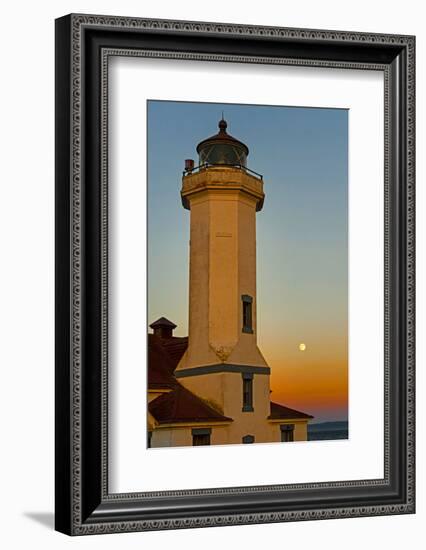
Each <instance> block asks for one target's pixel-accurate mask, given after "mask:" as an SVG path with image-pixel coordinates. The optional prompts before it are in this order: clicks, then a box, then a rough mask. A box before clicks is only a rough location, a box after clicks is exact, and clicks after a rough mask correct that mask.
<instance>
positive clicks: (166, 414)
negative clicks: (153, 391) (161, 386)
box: [148, 384, 232, 424]
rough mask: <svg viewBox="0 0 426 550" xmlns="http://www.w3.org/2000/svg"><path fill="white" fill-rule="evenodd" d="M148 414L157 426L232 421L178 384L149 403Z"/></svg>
mask: <svg viewBox="0 0 426 550" xmlns="http://www.w3.org/2000/svg"><path fill="white" fill-rule="evenodd" d="M148 408H149V412H150V413H151V414H152V416H153V417H154V418H155V420H157V422H158V423H159V424H169V423H174V422H212V421H213V422H214V421H216V422H220V421H222V422H223V421H228V422H230V421H231V420H232V419H231V418H228V417H227V416H224V415H223V414H221V413H220V412H219V411H217V410H215V409H213V407H211V406H210V405H208V404H207V403H206V402H205V401H203V400H202V399H200V398H199V397H197V396H196V395H194V394H193V393H192V392H190V391H189V390H187V389H186V388H184V387H183V386H181V385H180V384H178V385H177V386H176V388H175V389H174V390H173V391H171V392H169V393H165V394H163V395H160V396H159V397H157V399H154V401H151V403H149V405H148Z"/></svg>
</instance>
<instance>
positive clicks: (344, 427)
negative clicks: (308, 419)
mask: <svg viewBox="0 0 426 550" xmlns="http://www.w3.org/2000/svg"><path fill="white" fill-rule="evenodd" d="M348 437H349V427H348V423H347V422H343V421H340V422H321V423H318V424H308V441H327V440H332V439H348Z"/></svg>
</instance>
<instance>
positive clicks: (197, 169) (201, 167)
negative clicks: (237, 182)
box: [183, 162, 263, 180]
mask: <svg viewBox="0 0 426 550" xmlns="http://www.w3.org/2000/svg"><path fill="white" fill-rule="evenodd" d="M223 166H230V167H232V168H238V169H239V170H243V171H244V172H247V173H248V174H253V175H255V176H257V177H258V178H260V179H261V180H263V176H262V174H259V173H258V172H255V171H254V170H250V168H247V166H243V165H242V164H211V163H209V162H206V163H204V164H200V165H199V166H194V168H189V169H187V170H184V171H183V175H184V176H187V175H189V174H194V173H197V172H201V171H202V170H206V169H207V168H211V167H213V168H214V167H223Z"/></svg>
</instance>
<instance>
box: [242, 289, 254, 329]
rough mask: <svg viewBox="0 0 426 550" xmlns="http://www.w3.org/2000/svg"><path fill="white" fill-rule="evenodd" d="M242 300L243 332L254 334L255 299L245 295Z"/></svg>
mask: <svg viewBox="0 0 426 550" xmlns="http://www.w3.org/2000/svg"><path fill="white" fill-rule="evenodd" d="M241 300H242V302H243V332H247V333H249V334H253V312H252V306H253V298H252V297H251V296H247V294H243V295H242V296H241Z"/></svg>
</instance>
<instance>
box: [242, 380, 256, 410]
mask: <svg viewBox="0 0 426 550" xmlns="http://www.w3.org/2000/svg"><path fill="white" fill-rule="evenodd" d="M242 377H243V412H253V411H254V408H253V373H251V372H250V373H248V372H243V373H242Z"/></svg>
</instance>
